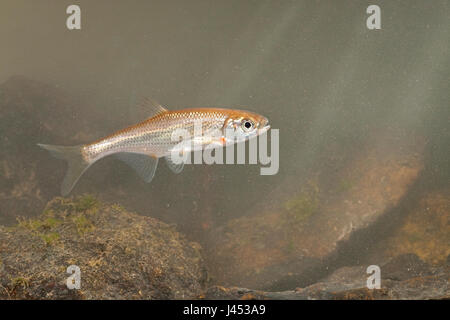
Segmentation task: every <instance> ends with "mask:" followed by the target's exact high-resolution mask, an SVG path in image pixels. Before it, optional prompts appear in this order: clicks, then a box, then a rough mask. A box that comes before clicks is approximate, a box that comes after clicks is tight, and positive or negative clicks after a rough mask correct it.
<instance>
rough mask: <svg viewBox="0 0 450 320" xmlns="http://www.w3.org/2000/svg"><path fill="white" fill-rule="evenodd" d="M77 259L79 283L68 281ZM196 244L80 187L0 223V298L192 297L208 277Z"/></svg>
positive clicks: (197, 293)
mask: <svg viewBox="0 0 450 320" xmlns="http://www.w3.org/2000/svg"><path fill="white" fill-rule="evenodd" d="M71 265H75V266H78V267H79V268H80V271H81V283H80V284H81V288H80V289H79V290H78V289H68V287H67V285H66V283H67V278H68V277H69V276H70V274H68V273H67V268H68V267H69V266H71ZM206 277H207V274H206V268H205V265H204V262H203V259H202V255H201V247H200V245H199V244H197V243H194V242H189V241H188V240H186V239H185V238H184V236H183V235H181V234H180V233H178V232H177V231H176V230H175V228H174V227H173V226H170V225H167V224H165V223H163V222H160V221H158V220H156V219H153V218H149V217H143V216H139V215H137V214H134V213H130V212H127V211H126V210H125V209H124V208H122V207H121V206H119V205H106V204H103V203H101V202H99V201H98V200H96V199H95V198H94V197H92V196H89V195H85V196H82V197H79V198H77V199H67V198H55V199H53V200H52V201H51V202H49V204H48V205H47V207H46V209H45V211H44V213H43V214H42V215H41V216H39V217H38V218H37V219H25V218H24V219H19V223H18V224H17V225H15V226H12V227H3V226H0V299H189V298H195V297H197V296H199V295H200V294H201V293H202V291H203V289H204V286H205V283H206Z"/></svg>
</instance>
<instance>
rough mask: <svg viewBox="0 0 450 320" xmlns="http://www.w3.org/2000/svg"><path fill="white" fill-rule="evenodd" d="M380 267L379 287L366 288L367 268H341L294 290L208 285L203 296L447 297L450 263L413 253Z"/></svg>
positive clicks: (219, 297)
mask: <svg viewBox="0 0 450 320" xmlns="http://www.w3.org/2000/svg"><path fill="white" fill-rule="evenodd" d="M380 269H381V288H380V289H368V288H367V286H366V281H367V277H368V276H369V275H368V274H366V268H365V267H362V266H354V267H343V268H340V269H338V270H336V271H335V272H333V273H332V274H331V275H330V276H328V277H326V278H325V279H322V280H321V281H319V282H317V283H315V284H313V285H310V286H307V287H305V288H297V289H295V290H289V291H280V292H267V291H260V290H252V289H246V288H236V287H232V288H225V287H221V286H214V287H211V288H209V289H208V290H207V291H206V293H205V295H204V298H205V299H244V300H245V299H275V300H278V299H280V300H316V299H339V300H340V299H345V300H372V299H373V300H375V299H376V300H379V299H380V300H385V299H386V300H387V299H413V300H415V299H417V300H423V299H449V298H450V287H449V285H448V281H449V276H450V268H449V266H448V265H447V266H439V267H434V266H430V265H428V264H427V263H425V262H423V261H421V260H420V259H419V258H418V257H417V256H415V255H412V254H411V255H401V256H398V257H395V258H393V259H391V260H390V261H389V262H387V263H386V264H385V265H382V266H380Z"/></svg>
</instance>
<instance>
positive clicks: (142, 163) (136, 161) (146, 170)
mask: <svg viewBox="0 0 450 320" xmlns="http://www.w3.org/2000/svg"><path fill="white" fill-rule="evenodd" d="M115 156H116V157H117V158H118V159H119V160H122V161H123V162H125V163H126V164H128V165H129V166H130V167H132V168H133V169H134V171H136V173H137V174H138V175H139V176H140V177H141V178H142V179H144V181H145V182H147V183H148V182H150V181H152V179H153V177H154V176H155V171H156V167H157V166H158V158H154V157H152V156H149V155H146V154H140V153H130V152H120V153H116V154H115Z"/></svg>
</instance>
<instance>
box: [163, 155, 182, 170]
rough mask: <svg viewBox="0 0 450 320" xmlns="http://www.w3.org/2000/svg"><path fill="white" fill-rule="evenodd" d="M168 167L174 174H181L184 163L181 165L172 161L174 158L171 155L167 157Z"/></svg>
mask: <svg viewBox="0 0 450 320" xmlns="http://www.w3.org/2000/svg"><path fill="white" fill-rule="evenodd" d="M165 159H166V163H167V166H168V167H169V168H170V170H172V171H173V172H174V173H180V172H181V171H182V170H183V167H184V162H181V163H175V162H174V161H172V158H171V157H170V155H168V156H166V157H165Z"/></svg>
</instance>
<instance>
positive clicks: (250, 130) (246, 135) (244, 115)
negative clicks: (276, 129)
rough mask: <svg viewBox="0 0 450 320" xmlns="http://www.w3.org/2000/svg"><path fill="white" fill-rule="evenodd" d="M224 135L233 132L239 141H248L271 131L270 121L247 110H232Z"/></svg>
mask: <svg viewBox="0 0 450 320" xmlns="http://www.w3.org/2000/svg"><path fill="white" fill-rule="evenodd" d="M223 129H224V135H225V136H226V135H227V132H232V133H233V135H234V136H235V137H236V138H237V140H248V139H250V138H254V137H256V136H259V135H260V134H263V133H264V132H266V131H267V130H269V129H270V125H269V120H268V119H267V118H266V117H264V116H262V115H260V114H257V113H254V112H250V111H245V110H232V112H230V114H229V116H228V118H227V119H226V120H225V123H224V126H223Z"/></svg>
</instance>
